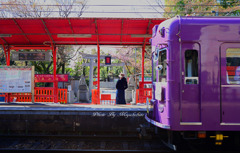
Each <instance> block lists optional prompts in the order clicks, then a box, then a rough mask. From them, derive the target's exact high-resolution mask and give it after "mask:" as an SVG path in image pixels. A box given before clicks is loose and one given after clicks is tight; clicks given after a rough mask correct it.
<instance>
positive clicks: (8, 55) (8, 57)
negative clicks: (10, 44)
mask: <svg viewBox="0 0 240 153" xmlns="http://www.w3.org/2000/svg"><path fill="white" fill-rule="evenodd" d="M6 63H7V66H10V49H7V58H6Z"/></svg>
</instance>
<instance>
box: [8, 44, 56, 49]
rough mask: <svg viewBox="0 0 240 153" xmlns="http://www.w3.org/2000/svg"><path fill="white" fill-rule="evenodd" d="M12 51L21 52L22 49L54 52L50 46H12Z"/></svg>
mask: <svg viewBox="0 0 240 153" xmlns="http://www.w3.org/2000/svg"><path fill="white" fill-rule="evenodd" d="M10 49H11V50H20V49H40V50H52V47H50V46H37V45H35V46H32V45H21V46H10Z"/></svg>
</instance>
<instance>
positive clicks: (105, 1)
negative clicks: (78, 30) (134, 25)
mask: <svg viewBox="0 0 240 153" xmlns="http://www.w3.org/2000/svg"><path fill="white" fill-rule="evenodd" d="M162 1H164V0H162ZM87 4H88V5H115V6H89V7H88V8H87V9H86V11H99V12H132V13H97V14H96V13H94V14H93V13H84V14H83V15H82V16H84V17H128V18H156V17H162V16H161V15H160V14H157V13H154V14H151V13H135V12H155V11H154V9H153V8H152V7H151V6H150V5H157V3H156V0H88V3H87ZM119 5H125V6H119ZM126 5H127V6H126ZM134 5H138V6H134ZM140 5H141V6H140ZM147 5H148V6H147ZM159 11H162V10H161V9H160V10H159Z"/></svg>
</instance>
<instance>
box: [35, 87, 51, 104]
mask: <svg viewBox="0 0 240 153" xmlns="http://www.w3.org/2000/svg"><path fill="white" fill-rule="evenodd" d="M53 91H54V88H50V87H36V88H35V90H34V98H35V99H34V101H35V102H54V94H53Z"/></svg>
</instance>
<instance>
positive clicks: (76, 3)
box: [55, 0, 87, 18]
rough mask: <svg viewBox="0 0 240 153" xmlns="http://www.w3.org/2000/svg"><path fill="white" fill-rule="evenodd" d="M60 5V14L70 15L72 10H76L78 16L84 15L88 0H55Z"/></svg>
mask: <svg viewBox="0 0 240 153" xmlns="http://www.w3.org/2000/svg"><path fill="white" fill-rule="evenodd" d="M55 1H56V3H57V5H58V12H59V16H61V17H65V18H67V17H70V16H71V14H72V12H76V16H77V17H80V16H82V13H83V11H84V10H85V9H86V4H87V0H55Z"/></svg>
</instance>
